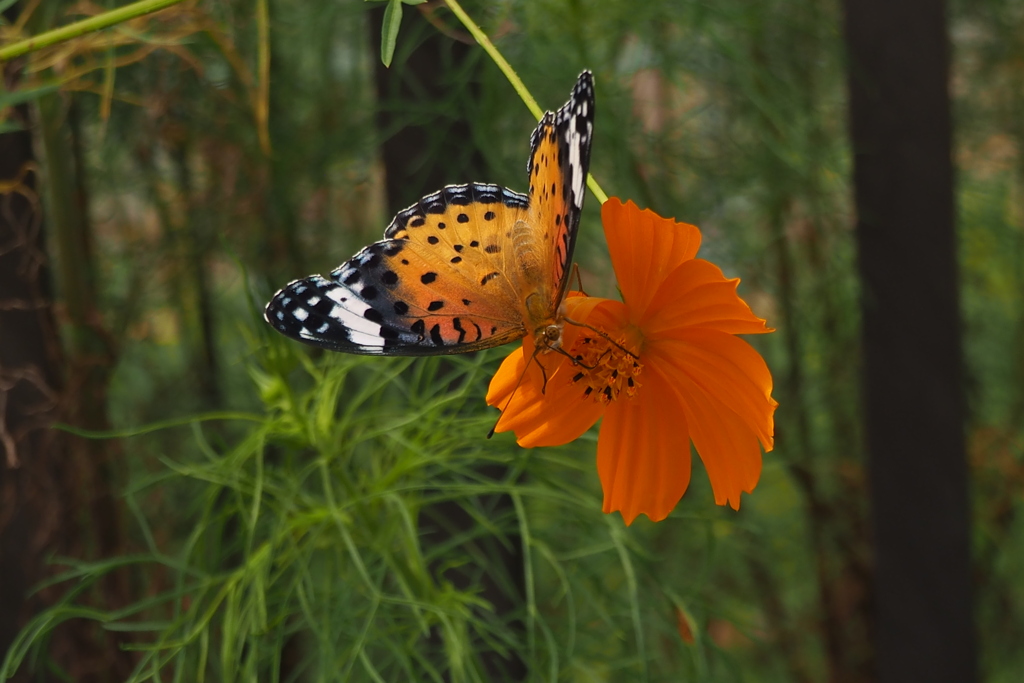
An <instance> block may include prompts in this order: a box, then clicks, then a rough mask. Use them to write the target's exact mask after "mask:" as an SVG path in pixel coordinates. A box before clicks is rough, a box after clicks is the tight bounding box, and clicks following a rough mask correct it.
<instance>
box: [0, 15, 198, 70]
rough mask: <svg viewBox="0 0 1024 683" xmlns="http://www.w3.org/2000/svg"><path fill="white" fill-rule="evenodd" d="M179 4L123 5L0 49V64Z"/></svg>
mask: <svg viewBox="0 0 1024 683" xmlns="http://www.w3.org/2000/svg"><path fill="white" fill-rule="evenodd" d="M180 2H182V0H139V2H135V3H132V4H130V5H125V6H124V7H119V8H117V9H113V10H110V11H109V12H104V13H103V14H97V15H96V16H94V17H89V18H88V19H83V20H82V21H76V22H75V23H73V24H68V25H67V26H61V27H60V28H55V29H53V30H52V31H46V32H45V33H40V34H39V35H37V36H33V37H31V38H26V39H25V40H20V41H18V42H17V43H11V44H10V45H6V46H4V47H0V63H2V62H6V61H7V60H10V59H14V58H15V57H20V56H21V55H23V54H27V53H29V52H32V51H34V50H39V49H41V48H44V47H49V46H50V45H56V44H57V43H62V42H64V41H65V40H71V39H72V38H77V37H79V36H84V35H85V34H86V33H92V32H93V31H99V30H101V29H105V28H109V27H111V26H114V25H115V24H120V23H123V22H126V21H128V20H130V19H135V18H136V17H141V16H142V15H144V14H151V13H153V12H159V11H160V10H162V9H167V8H168V7H170V6H172V5H177V4H178V3H180Z"/></svg>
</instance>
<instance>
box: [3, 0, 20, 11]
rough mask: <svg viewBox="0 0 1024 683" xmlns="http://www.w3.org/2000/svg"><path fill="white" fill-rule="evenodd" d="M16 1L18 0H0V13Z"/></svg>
mask: <svg viewBox="0 0 1024 683" xmlns="http://www.w3.org/2000/svg"><path fill="white" fill-rule="evenodd" d="M16 2H18V0H0V14H2V13H3V12H5V11H7V9H8V8H10V7H13V6H14V3H16Z"/></svg>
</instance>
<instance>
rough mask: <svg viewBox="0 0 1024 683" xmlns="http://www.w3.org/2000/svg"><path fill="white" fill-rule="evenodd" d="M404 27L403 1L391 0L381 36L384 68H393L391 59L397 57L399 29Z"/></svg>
mask: <svg viewBox="0 0 1024 683" xmlns="http://www.w3.org/2000/svg"><path fill="white" fill-rule="evenodd" d="M401 25H402V0H390V1H389V2H388V6H387V9H385V10H384V25H383V26H382V27H381V35H380V61H382V62H384V66H391V58H392V57H394V56H395V43H397V42H398V28H399V27H400V26H401Z"/></svg>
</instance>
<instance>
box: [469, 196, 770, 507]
mask: <svg viewBox="0 0 1024 683" xmlns="http://www.w3.org/2000/svg"><path fill="white" fill-rule="evenodd" d="M601 218H602V221H603V223H604V231H605V237H606V238H607V240H608V249H609V252H610V253H611V257H612V266H613V267H614V268H615V275H616V277H617V279H618V283H619V288H620V291H621V292H622V298H623V302H619V301H612V300H609V299H599V298H596V297H587V296H583V295H580V294H578V293H575V292H573V293H570V295H569V296H568V297H567V298H566V300H565V309H566V318H567V321H566V323H565V326H564V330H563V336H562V340H563V341H562V348H563V349H564V350H565V351H567V354H565V355H563V354H560V353H554V352H548V353H545V354H540V355H538V357H537V361H539V363H540V364H543V370H542V368H541V367H540V366H539V365H538V363H537V362H534V363H530V364H529V367H527V359H529V358H531V357H533V353H534V343H533V339H532V338H531V337H530V336H529V335H528V336H527V337H526V338H525V339H524V341H523V345H522V347H520V348H519V349H516V350H515V351H513V352H512V353H511V354H510V355H509V356H508V358H506V359H505V361H504V362H503V363H502V365H501V367H500V368H499V369H498V372H497V373H496V374H495V375H494V379H493V380H491V385H490V389H489V390H488V392H487V403H489V404H490V405H492V406H496V407H502V408H504V412H503V414H502V416H501V419H500V420H499V421H498V424H497V428H496V430H497V431H499V432H503V431H509V430H512V431H514V432H515V434H516V439H517V441H518V442H519V444H520V445H521V446H524V447H533V446H555V445H559V444H564V443H568V442H569V441H572V440H574V439H576V438H577V437H579V436H580V435H581V434H583V433H584V432H585V431H587V429H589V428H590V426H591V425H593V424H594V423H595V422H596V421H597V420H598V419H599V418H601V417H602V416H603V417H604V421H603V422H602V424H601V432H600V436H599V437H598V442H597V471H598V474H599V476H600V478H601V486H602V488H603V489H604V511H605V512H613V511H615V510H619V511H621V512H622V516H623V519H624V520H625V522H626V524H631V523H632V522H633V520H634V519H636V517H637V515H639V514H641V513H643V514H646V515H647V516H648V517H650V518H651V519H652V520H653V521H659V520H662V519H664V518H665V517H667V516H668V514H669V513H670V512H671V511H672V508H674V507H675V506H676V503H678V502H679V499H680V498H681V497H682V495H683V493H684V492H685V491H686V487H687V485H688V484H689V482H690V442H691V441H692V442H693V445H694V447H695V449H696V451H697V453H698V454H699V455H700V457H701V460H702V461H703V462H704V467H705V469H706V470H707V472H708V476H709V477H710V479H711V488H712V489H713V491H714V494H715V502H716V503H718V504H719V505H725V504H726V503H728V504H730V505H731V506H732V507H733V508H734V509H738V508H739V505H740V492H741V491H746V492H748V493H749V492H751V491H753V490H754V486H756V485H757V480H758V478H759V477H760V475H761V447H763V448H764V450H765V451H770V450H771V449H772V445H773V432H774V422H773V417H772V416H773V413H774V412H775V406H776V405H777V404H776V403H775V401H774V400H773V399H772V397H771V393H772V377H771V374H770V373H769V372H768V367H767V366H766V365H765V362H764V359H762V358H761V356H760V355H759V354H758V353H757V351H755V350H754V349H753V348H752V347H751V346H750V345H749V344H747V343H746V342H745V341H743V340H742V339H740V338H739V337H736V336H735V335H737V334H760V333H764V332H771V331H772V330H771V329H770V328H768V327H766V326H765V321H764V320H762V319H761V318H758V317H757V316H755V315H754V314H753V313H752V312H751V310H750V307H749V306H747V304H746V303H745V302H744V301H743V300H742V299H741V298H740V297H739V295H738V294H737V293H736V286H737V285H738V284H739V280H738V279H735V280H728V279H726V278H725V276H724V275H723V274H722V271H721V270H720V269H719V268H718V267H717V266H715V265H714V264H712V263H709V262H708V261H704V260H702V259H697V258H694V256H696V254H697V249H698V248H699V247H700V230H698V229H697V228H696V227H694V226H692V225H687V224H685V223H676V222H675V221H674V220H671V219H667V218H662V217H661V216H658V215H657V214H655V213H654V212H652V211H650V210H645V211H641V210H640V209H639V208H637V206H636V205H635V204H633V202H627V203H626V204H623V203H622V202H621V201H619V200H618V199H616V198H614V197H613V198H611V199H609V200H608V201H607V202H605V203H604V205H603V206H602V207H601ZM573 359H575V360H573ZM524 371H525V374H524ZM545 375H546V377H547V383H546V385H545ZM520 377H522V382H521V383H520V384H519V387H518V389H516V384H517V382H519V381H520ZM510 398H511V401H510Z"/></svg>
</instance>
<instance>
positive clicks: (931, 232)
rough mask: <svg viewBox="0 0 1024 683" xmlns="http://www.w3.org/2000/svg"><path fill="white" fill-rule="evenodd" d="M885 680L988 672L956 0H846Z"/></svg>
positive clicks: (969, 677) (966, 679)
mask: <svg viewBox="0 0 1024 683" xmlns="http://www.w3.org/2000/svg"><path fill="white" fill-rule="evenodd" d="M845 14H846V17H845V19H846V26H845V30H846V42H847V46H848V50H849V67H848V68H849V88H850V130H851V135H852V142H853V152H854V188H855V193H854V194H855V201H856V208H857V242H858V248H859V259H860V262H859V267H860V273H861V278H862V286H863V292H862V297H863V300H862V313H863V335H864V358H865V368H864V379H865V384H864V400H865V406H866V411H865V415H866V420H867V444H868V451H869V455H868V465H869V471H870V475H869V477H870V485H871V502H872V508H873V509H872V515H873V530H874V541H875V571H876V581H875V596H874V608H875V618H876V624H877V627H876V631H875V632H876V658H877V666H878V680H879V681H881V682H882V683H888V682H893V683H895V682H896V681H911V680H913V681H929V682H930V683H943V682H944V681H948V682H949V683H970V682H971V681H974V680H976V662H975V638H974V627H973V614H972V611H971V582H970V543H969V536H970V520H969V508H968V494H967V490H968V487H967V477H968V472H967V466H966V458H965V448H964V421H965V399H964V389H963V381H962V370H961V363H962V360H961V342H960V315H959V308H958V297H957V292H958V290H957V254H956V239H955V235H954V196H953V167H952V157H951V153H952V144H951V121H950V101H949V92H948V80H949V47H948V38H947V26H946V16H945V9H944V3H941V2H933V1H930V0H899V1H897V2H883V1H882V0H847V1H846V2H845Z"/></svg>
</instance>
